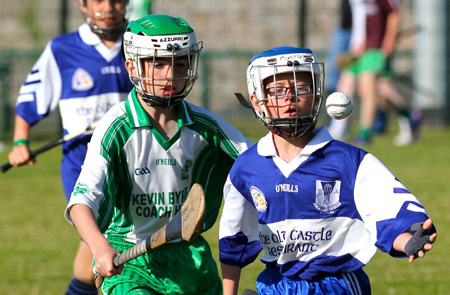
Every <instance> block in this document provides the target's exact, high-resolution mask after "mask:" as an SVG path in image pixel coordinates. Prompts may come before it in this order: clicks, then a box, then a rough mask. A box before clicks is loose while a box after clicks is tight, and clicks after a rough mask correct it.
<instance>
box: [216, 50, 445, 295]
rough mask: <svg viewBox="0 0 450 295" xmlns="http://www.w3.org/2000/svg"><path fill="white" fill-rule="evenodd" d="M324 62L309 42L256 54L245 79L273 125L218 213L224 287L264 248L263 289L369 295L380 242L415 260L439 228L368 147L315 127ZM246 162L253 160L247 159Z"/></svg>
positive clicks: (238, 169)
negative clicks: (370, 274) (368, 266)
mask: <svg viewBox="0 0 450 295" xmlns="http://www.w3.org/2000/svg"><path fill="white" fill-rule="evenodd" d="M323 71H324V65H323V63H318V62H317V60H316V57H315V55H314V54H313V52H312V51H310V50H309V49H303V48H296V47H277V48H272V49H270V50H268V51H265V52H263V53H261V54H258V55H256V56H254V57H253V58H252V59H251V61H250V65H249V66H248V69H247V83H248V90H249V95H250V100H251V106H252V109H253V111H254V113H255V115H256V117H257V118H258V119H259V120H260V121H261V122H263V123H264V125H265V126H266V127H267V128H268V129H269V130H270V131H271V132H270V133H269V134H267V135H266V136H265V137H263V138H262V139H261V140H260V141H259V142H258V143H257V144H256V145H254V146H253V147H251V148H249V149H248V150H247V151H246V152H245V153H243V154H242V155H241V156H240V157H239V158H238V159H237V160H236V162H235V164H234V165H233V167H232V169H231V170H230V174H229V178H228V180H227V183H226V185H225V188H224V194H225V205H224V208H223V214H222V217H221V221H220V231H219V232H220V241H219V249H220V253H219V254H220V255H219V257H220V261H221V263H222V273H223V286H224V294H225V295H230V294H236V292H237V288H238V283H239V277H240V271H241V268H243V267H244V266H246V265H247V264H249V263H251V262H252V261H254V259H255V258H256V257H257V255H258V253H259V252H260V251H261V248H262V249H263V250H264V254H263V256H262V257H261V261H262V262H263V263H265V264H266V268H265V270H264V271H263V272H262V273H261V274H260V275H259V276H258V279H257V282H256V287H257V290H258V292H259V294H309V295H311V294H364V295H367V294H370V293H371V291H370V282H369V279H368V277H367V275H366V274H365V273H364V271H363V269H362V268H363V267H364V265H366V264H367V263H368V262H369V261H370V260H371V259H372V257H373V256H374V255H375V253H376V251H377V249H380V250H381V251H383V252H386V253H389V254H390V255H392V256H396V257H402V256H403V257H409V262H413V261H414V259H416V258H418V257H424V255H425V252H426V251H429V250H431V249H432V248H433V245H432V243H433V242H434V241H435V239H436V236H437V234H436V233H435V229H434V226H433V223H432V220H431V219H429V217H428V215H427V213H426V211H425V209H424V207H423V206H422V205H421V204H420V202H419V201H418V200H417V199H416V197H415V196H413V195H412V194H411V193H410V192H409V191H408V190H407V188H406V187H405V186H404V185H403V184H402V183H401V182H400V181H399V180H398V179H397V178H396V177H395V176H394V175H392V173H391V172H390V171H389V170H388V169H387V168H386V167H385V166H384V165H383V164H382V163H381V162H380V161H379V160H377V159H376V158H375V157H374V156H373V155H371V154H369V153H368V152H366V151H364V150H362V149H360V148H357V147H355V146H352V145H349V144H346V143H344V142H341V141H337V140H333V138H332V137H331V136H330V135H329V133H328V131H327V129H326V128H325V127H322V128H315V125H316V122H317V118H318V115H319V109H320V105H321V101H322V92H323ZM249 163H251V165H250V164H249Z"/></svg>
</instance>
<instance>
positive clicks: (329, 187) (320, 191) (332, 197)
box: [314, 180, 341, 214]
mask: <svg viewBox="0 0 450 295" xmlns="http://www.w3.org/2000/svg"><path fill="white" fill-rule="evenodd" d="M340 192H341V182H340V181H339V180H336V181H324V180H316V201H315V203H314V207H316V209H317V210H319V211H320V212H321V213H323V214H329V213H333V212H334V211H333V210H335V209H336V208H338V207H339V206H340V205H341V203H340V202H339V197H340Z"/></svg>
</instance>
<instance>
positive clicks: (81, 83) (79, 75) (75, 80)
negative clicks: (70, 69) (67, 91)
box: [72, 68, 94, 91]
mask: <svg viewBox="0 0 450 295" xmlns="http://www.w3.org/2000/svg"><path fill="white" fill-rule="evenodd" d="M93 86H94V80H93V79H92V77H91V75H89V73H88V72H87V71H86V70H84V69H82V68H78V69H77V70H76V71H75V73H74V74H73V77H72V88H73V90H77V91H85V90H88V89H91V88H92V87H93Z"/></svg>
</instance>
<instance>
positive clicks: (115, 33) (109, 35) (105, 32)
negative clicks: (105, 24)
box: [86, 18, 128, 41]
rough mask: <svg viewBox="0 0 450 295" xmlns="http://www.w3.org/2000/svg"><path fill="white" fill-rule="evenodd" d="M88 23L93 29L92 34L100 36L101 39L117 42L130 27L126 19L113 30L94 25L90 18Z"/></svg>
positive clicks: (112, 28)
mask: <svg viewBox="0 0 450 295" xmlns="http://www.w3.org/2000/svg"><path fill="white" fill-rule="evenodd" d="M86 22H87V24H88V25H89V27H90V28H91V31H92V32H94V33H95V34H97V35H99V36H100V37H103V38H105V39H108V40H112V41H115V40H117V38H118V37H119V36H120V35H121V34H122V33H123V32H124V31H125V29H126V27H127V25H128V21H127V20H126V19H124V20H123V22H121V23H120V24H118V25H116V26H114V27H111V28H100V27H99V26H97V25H94V24H92V20H91V19H90V18H89V19H87V20H86Z"/></svg>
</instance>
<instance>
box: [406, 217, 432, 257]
mask: <svg viewBox="0 0 450 295" xmlns="http://www.w3.org/2000/svg"><path fill="white" fill-rule="evenodd" d="M432 225H433V220H431V219H427V220H426V221H425V222H424V223H423V224H422V226H420V227H419V228H418V229H417V231H416V232H415V233H414V234H413V236H412V238H411V239H410V240H409V241H408V243H407V244H406V246H405V253H406V255H408V257H409V263H412V262H413V261H414V260H415V259H416V258H423V257H424V256H425V252H427V251H430V250H432V249H433V243H434V242H435V241H436V237H437V233H433V234H431V235H429V234H427V232H428V230H429V229H430V228H431V226H432Z"/></svg>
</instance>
